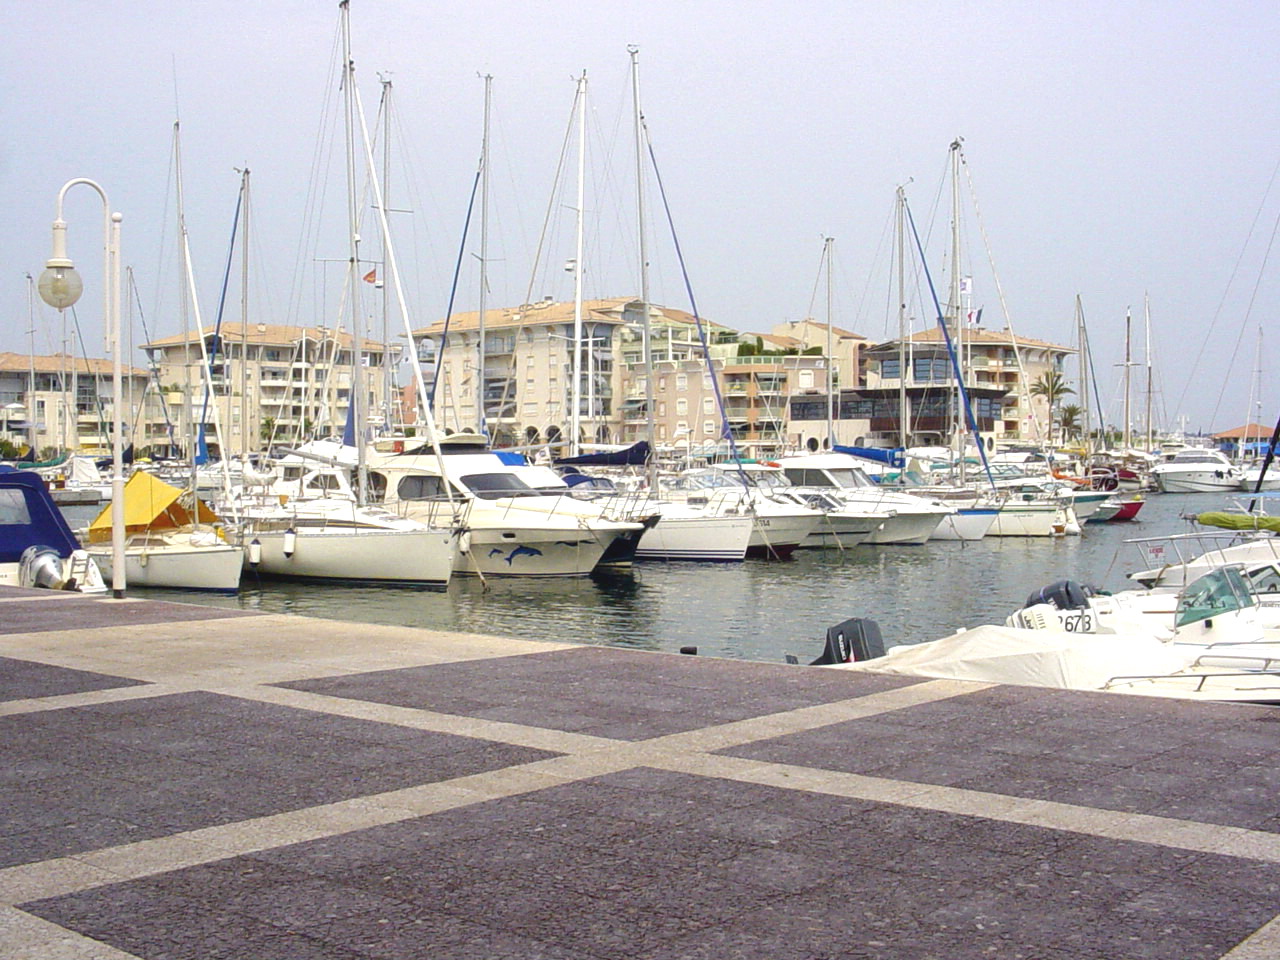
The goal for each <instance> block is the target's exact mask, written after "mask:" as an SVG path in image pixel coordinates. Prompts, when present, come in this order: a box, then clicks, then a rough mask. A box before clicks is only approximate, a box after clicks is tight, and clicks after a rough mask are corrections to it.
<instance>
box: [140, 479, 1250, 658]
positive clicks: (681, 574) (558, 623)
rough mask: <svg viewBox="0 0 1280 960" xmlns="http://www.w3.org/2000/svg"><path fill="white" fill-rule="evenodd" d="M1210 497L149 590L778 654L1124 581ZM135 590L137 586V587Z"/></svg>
mask: <svg viewBox="0 0 1280 960" xmlns="http://www.w3.org/2000/svg"><path fill="white" fill-rule="evenodd" d="M1227 504H1228V500H1227V499H1226V498H1225V497H1223V496H1221V495H1217V494H1203V495H1189V496H1187V495H1163V496H1162V495H1158V494H1157V495H1152V496H1151V498H1150V502H1148V503H1147V505H1146V506H1145V507H1144V508H1143V513H1142V514H1141V516H1142V522H1140V523H1129V524H1088V525H1086V527H1085V535H1084V536H1082V537H1068V538H1064V539H1057V540H1051V539H1013V538H991V539H986V540H982V541H980V542H978V543H968V544H966V543H960V542H955V541H939V542H930V543H927V544H925V545H923V546H918V547H857V548H854V549H852V550H844V551H839V550H828V551H802V552H800V553H798V554H797V558H796V559H795V560H794V561H791V562H789V563H771V562H767V561H747V562H745V563H741V564H696V563H677V562H672V563H648V564H641V565H638V566H637V567H636V568H635V569H634V571H632V572H631V573H626V574H610V575H602V576H596V577H591V578H584V579H579V580H522V579H511V580H501V579H490V580H489V581H488V583H487V585H486V584H483V583H481V582H480V581H479V580H477V579H474V578H470V577H460V578H457V579H456V580H455V581H454V582H453V583H452V584H450V585H449V587H448V589H446V590H427V591H421V590H406V589H397V588H386V587H360V586H350V587H344V586H332V585H324V586H320V585H308V584H294V583H282V582H271V581H263V582H258V581H256V580H255V579H254V578H253V576H252V574H247V575H246V578H245V581H244V583H243V585H242V589H241V592H240V594H239V595H237V596H234V597H210V596H204V595H198V594H175V593H174V592H173V591H166V592H163V593H162V592H160V591H155V592H153V593H151V594H150V595H153V596H157V597H159V596H164V597H166V598H167V599H181V600H184V601H185V600H190V601H191V602H196V603H205V604H213V605H217V606H236V607H241V608H244V609H248V610H260V611H263V612H267V613H293V614H300V615H303V616H313V617H328V618H333V619H338V620H351V621H360V622H369V623H382V624H399V625H404V626H414V627H427V628H431V629H435V630H450V631H460V632H465V633H483V634H495V635H498V636H507V637H516V638H521V639H531V640H558V641H567V642H574V643H600V644H610V645H616V646H626V647H633V648H637V649H646V650H668V651H674V650H677V649H679V648H680V647H682V646H697V647H698V649H699V652H700V653H702V654H705V655H708V656H715V657H731V658H737V659H745V660H767V661H781V660H782V659H784V657H785V655H786V654H788V653H793V654H795V655H797V656H798V657H800V659H801V660H806V659H811V658H812V657H814V656H817V654H818V653H819V652H820V651H821V648H822V638H823V636H824V635H825V631H826V628H827V627H828V626H830V625H832V624H833V623H837V622H838V621H840V620H843V619H845V618H847V617H853V616H865V617H871V618H873V619H875V620H877V621H878V622H879V623H880V628H881V630H882V632H883V633H884V636H885V639H886V641H888V642H890V643H893V642H918V641H921V640H932V639H935V638H937V637H940V636H943V635H945V634H947V633H951V632H952V631H954V630H956V629H959V628H960V627H963V626H973V625H975V624H979V623H990V622H1003V620H1004V618H1005V617H1006V616H1008V615H1009V613H1011V612H1012V611H1013V610H1014V609H1015V608H1017V607H1018V606H1020V605H1021V604H1022V602H1023V601H1024V600H1025V599H1026V597H1027V595H1028V594H1030V593H1031V592H1032V591H1033V590H1036V589H1038V588H1039V587H1042V586H1044V585H1045V584H1047V583H1050V582H1052V581H1054V580H1062V579H1074V580H1082V581H1085V582H1088V583H1093V584H1096V585H1098V586H1100V587H1103V588H1105V589H1110V590H1121V589H1125V588H1126V587H1127V586H1128V585H1129V584H1128V583H1127V582H1126V580H1125V574H1126V573H1127V572H1130V571H1131V570H1134V569H1137V568H1138V567H1139V566H1141V564H1140V563H1139V562H1138V559H1137V554H1136V551H1135V550H1134V548H1132V547H1127V546H1125V545H1124V543H1123V541H1124V540H1125V539H1127V538H1133V537H1146V536H1156V535H1160V534H1167V533H1182V532H1187V531H1188V530H1189V529H1190V527H1189V526H1188V524H1187V521H1185V520H1184V519H1182V515H1184V514H1190V513H1195V512H1199V511H1202V510H1208V509H1222V508H1223V507H1225V506H1226V505H1227ZM131 592H133V593H134V594H136V595H142V594H143V591H141V590H137V591H131Z"/></svg>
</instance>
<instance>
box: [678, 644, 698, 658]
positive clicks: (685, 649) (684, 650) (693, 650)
mask: <svg viewBox="0 0 1280 960" xmlns="http://www.w3.org/2000/svg"><path fill="white" fill-rule="evenodd" d="M680 652H681V653H684V654H688V655H689V656H691V657H696V656H697V655H698V648H697V647H692V646H690V647H681V648H680Z"/></svg>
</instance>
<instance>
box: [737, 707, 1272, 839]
mask: <svg viewBox="0 0 1280 960" xmlns="http://www.w3.org/2000/svg"><path fill="white" fill-rule="evenodd" d="M1011 691H1014V692H1011ZM1045 694H1046V695H1047V696H1048V702H1047V703H1041V702H1039V701H1036V700H1034V699H1028V698H1026V697H1025V696H1024V695H1023V694H1021V693H1020V692H1017V691H1016V688H994V689H993V690H989V691H981V692H977V693H973V694H967V695H965V696H962V697H956V698H952V699H950V700H945V701H935V702H931V703H925V704H920V705H918V706H913V707H908V708H904V709H901V710H895V711H892V712H889V713H885V714H880V715H876V716H874V717H867V718H864V719H859V720H850V721H845V722H841V723H838V724H833V725H831V726H828V727H823V728H819V729H815V730H808V731H803V732H800V733H796V734H791V735H788V736H783V737H777V738H773V739H770V740H763V741H757V742H753V743H748V744H743V745H741V746H737V747H732V748H728V749H725V750H723V751H719V752H720V753H723V754H725V755H728V756H734V757H742V758H745V759H750V760H763V761H769V762H775V763H787V764H798V765H801V766H809V767H817V768H820V769H825V770H837V771H841V772H846V773H856V774H865V775H869V776H879V777H887V778H892V779H896V780H906V781H910V782H915V783H927V784H935V785H940V786H955V787H961V788H965V789H971V790H977V791H982V792H988V793H997V794H1004V795H1008V796H1017V797H1027V798H1032V799H1039V800H1053V801H1057V802H1062V803H1069V804H1076V805H1081V806H1090V807H1098V808H1102V809H1109V810H1117V811H1123V812H1131V813H1143V814H1153V815H1158V816H1168V817H1174V818H1179V819H1189V820H1198V821H1202V822H1206V823H1215V824H1221V825H1225V826H1236V827H1244V828H1249V829H1259V830H1268V831H1273V832H1275V831H1278V830H1280V800H1277V799H1276V797H1277V793H1276V787H1277V786H1280V772H1277V771H1280V728H1277V727H1276V726H1275V724H1276V721H1277V720H1280V711H1277V710H1275V709H1274V708H1271V707H1262V706H1248V705H1235V704H1207V703H1206V704H1201V703H1185V702H1178V703H1177V704H1176V706H1177V710H1171V709H1170V705H1169V703H1167V702H1166V701H1163V700H1159V699H1156V698H1145V697H1124V696H1116V695H1112V694H1088V693H1074V692H1071V691H1045ZM1077 698H1078V699H1077ZM1072 699H1076V703H1075V706H1076V709H1077V710H1078V715H1077V716H1070V715H1067V714H1065V713H1062V714H1061V715H1059V713H1060V708H1061V707H1062V706H1064V705H1066V704H1068V703H1070V702H1071V701H1072ZM1077 727H1078V729H1077ZM1241 771H1245V772H1244V773H1243V774H1241ZM1238 774H1241V775H1238Z"/></svg>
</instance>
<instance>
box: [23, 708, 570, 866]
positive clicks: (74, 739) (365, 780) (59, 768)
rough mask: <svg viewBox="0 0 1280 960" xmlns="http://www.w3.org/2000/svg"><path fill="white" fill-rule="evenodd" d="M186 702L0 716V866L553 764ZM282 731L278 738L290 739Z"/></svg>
mask: <svg viewBox="0 0 1280 960" xmlns="http://www.w3.org/2000/svg"><path fill="white" fill-rule="evenodd" d="M334 719H335V720H340V721H341V722H335V723H329V722H327V721H326V720H325V719H323V718H321V719H319V720H318V719H317V717H316V715H315V714H314V713H312V712H311V711H306V710H297V709H294V708H291V707H275V706H271V707H270V708H269V709H264V708H263V706H262V705H260V704H257V703H254V702H252V701H248V700H241V699H239V698H236V697H227V696H221V695H218V694H212V693H186V694H175V695H172V696H159V697H143V698H138V699H134V700H129V701H127V702H126V701H118V702H115V703H105V704H95V705H92V706H84V707H70V708H65V709H60V710H45V711H38V712H35V713H24V714H15V715H12V716H8V717H0V742H3V743H4V744H5V759H6V765H8V764H13V765H14V766H15V767H16V768H18V769H21V768H23V767H26V768H31V769H34V770H35V771H36V772H37V774H38V775H37V776H36V777H34V778H32V779H23V778H20V777H4V778H0V866H12V865H14V864H17V863H27V862H31V861H36V860H45V859H48V858H50V857H55V856H65V855H70V854H75V853H80V852H83V851H85V850H92V849H98V848H101V847H108V846H115V845H118V844H121V843H128V842H133V841H136V840H145V839H151V838H153V837H159V836H165V835H167V834H171V833H175V832H180V831H185V830H192V829H197V828H200V827H208V826H214V825H218V824H224V823H232V822H236V821H239V820H245V819H249V818H252V817H260V816H267V815H270V814H276V813H283V812H285V811H289V810H296V809H300V808H303V807H308V806H313V805H316V804H323V803H332V802H335V801H338V800H346V799H350V798H352V797H359V796H368V795H371V794H375V793H382V792H385V791H388V790H395V789H401V788H404V787H409V786H415V785H419V784H424V783H435V782H439V781H442V780H448V779H452V778H455V777H458V776H464V775H469V774H475V773H482V772H486V771H491V770H497V769H501V768H503V767H507V766H511V765H515V764H522V763H529V762H531V761H534V760H539V759H544V758H547V757H551V756H555V754H552V753H549V752H547V751H543V750H534V749H531V748H527V747H519V746H511V745H508V744H501V743H494V742H492V741H487V740H479V739H475V738H469V737H461V736H454V735H450V734H441V733H432V732H428V731H421V730H405V729H403V728H394V729H391V730H388V729H386V728H387V727H389V726H390V725H389V724H383V723H377V722H374V721H366V720H348V719H345V718H334ZM291 734H292V735H291Z"/></svg>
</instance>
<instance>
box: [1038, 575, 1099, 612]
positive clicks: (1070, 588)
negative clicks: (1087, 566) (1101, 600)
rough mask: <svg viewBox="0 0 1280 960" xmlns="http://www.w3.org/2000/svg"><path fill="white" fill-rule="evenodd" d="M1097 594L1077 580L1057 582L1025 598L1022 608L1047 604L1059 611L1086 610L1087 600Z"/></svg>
mask: <svg viewBox="0 0 1280 960" xmlns="http://www.w3.org/2000/svg"><path fill="white" fill-rule="evenodd" d="M1097 592H1098V591H1097V590H1095V589H1094V588H1093V587H1091V586H1089V585H1088V584H1084V583H1080V582H1079V581H1077V580H1057V581H1055V582H1054V583H1051V584H1049V585H1048V586H1047V587H1041V588H1040V589H1039V590H1037V591H1036V592H1035V593H1033V594H1031V596H1029V597H1027V602H1026V603H1024V604H1023V606H1024V607H1034V606H1035V605H1036V604H1039V603H1048V604H1052V605H1053V606H1054V607H1056V608H1057V609H1059V610H1086V609H1088V607H1089V598H1090V597H1091V596H1093V595H1094V594H1096V593H1097Z"/></svg>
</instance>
